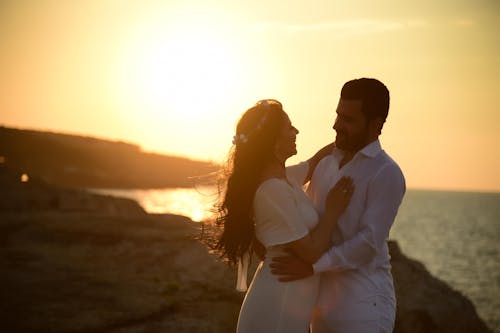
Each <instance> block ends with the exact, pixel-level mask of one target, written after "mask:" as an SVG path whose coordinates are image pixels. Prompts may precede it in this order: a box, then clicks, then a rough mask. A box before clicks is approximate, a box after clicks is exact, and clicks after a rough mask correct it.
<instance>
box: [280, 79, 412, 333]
mask: <svg viewBox="0 0 500 333" xmlns="http://www.w3.org/2000/svg"><path fill="white" fill-rule="evenodd" d="M388 111H389V91H388V90H387V88H386V87H385V85H384V84H383V83H381V82H380V81H378V80H375V79H368V78H362V79H356V80H352V81H349V82H347V83H345V85H344V86H343V88H342V91H341V95H340V101H339V103H338V106H337V118H336V120H335V124H334V125H333V129H334V130H335V131H336V133H337V135H336V139H335V145H336V147H335V148H334V149H333V151H332V153H331V154H330V155H328V156H326V157H325V158H323V159H322V160H321V161H320V162H319V163H318V165H317V166H316V168H315V170H314V172H313V174H312V177H311V181H310V183H309V186H308V188H307V193H308V195H309V197H310V198H311V200H312V201H313V202H314V204H315V206H316V208H317V210H318V212H319V214H322V213H323V212H324V209H325V207H324V205H325V199H326V195H327V193H328V191H329V190H330V188H331V187H333V185H334V184H335V183H336V182H337V181H338V180H339V179H340V178H341V177H343V176H350V177H352V178H353V179H354V185H355V189H354V194H353V196H352V198H351V202H350V204H349V207H348V208H347V210H346V211H345V212H344V214H343V215H342V216H341V218H340V219H339V221H338V230H337V231H338V232H336V233H335V234H334V235H333V236H332V239H333V242H332V243H333V246H332V247H331V248H330V249H329V250H328V251H327V252H326V253H324V254H323V256H322V257H321V258H320V259H318V261H317V262H316V263H315V264H314V265H312V267H311V265H310V264H307V263H305V262H302V261H300V260H299V259H298V258H295V257H293V256H291V257H281V258H275V259H273V263H272V264H271V268H272V271H273V273H274V274H277V275H279V278H280V280H281V281H292V280H297V279H301V278H304V277H306V276H308V275H311V274H313V273H321V286H320V291H319V296H318V301H317V314H316V316H315V318H314V319H313V322H312V331H313V332H314V333H327V332H329V333H331V332H336V333H338V332H349V333H350V332H360V333H361V332H362V333H369V332H392V330H393V328H394V320H395V312H396V299H395V293H394V286H393V280H392V275H391V265H390V256H389V250H388V247H387V238H388V237H389V231H390V228H391V226H392V224H393V222H394V218H395V217H396V214H397V211H398V208H399V205H400V204H401V201H402V199H403V196H404V193H405V190H406V187H405V179H404V176H403V174H402V172H401V170H400V168H399V166H398V165H397V164H396V162H394V161H393V160H392V159H391V158H390V157H389V156H388V155H387V154H386V153H385V152H384V151H383V150H382V148H381V146H380V142H379V140H378V137H379V135H380V134H381V131H382V127H383V125H384V123H385V119H386V117H387V114H388ZM305 168H308V165H307V163H301V164H299V165H297V166H294V167H290V168H289V169H288V170H287V172H289V174H290V176H291V177H293V174H294V173H299V174H304V173H307V171H306V170H305Z"/></svg>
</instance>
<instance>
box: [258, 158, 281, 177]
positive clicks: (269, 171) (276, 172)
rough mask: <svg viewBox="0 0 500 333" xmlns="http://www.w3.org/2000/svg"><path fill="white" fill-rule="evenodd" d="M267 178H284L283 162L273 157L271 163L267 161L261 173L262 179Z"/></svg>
mask: <svg viewBox="0 0 500 333" xmlns="http://www.w3.org/2000/svg"><path fill="white" fill-rule="evenodd" d="M269 178H281V179H286V169H285V162H282V161H279V160H278V159H275V160H273V161H272V162H271V163H269V164H268V165H267V166H266V167H265V168H264V172H263V174H262V180H266V179H269Z"/></svg>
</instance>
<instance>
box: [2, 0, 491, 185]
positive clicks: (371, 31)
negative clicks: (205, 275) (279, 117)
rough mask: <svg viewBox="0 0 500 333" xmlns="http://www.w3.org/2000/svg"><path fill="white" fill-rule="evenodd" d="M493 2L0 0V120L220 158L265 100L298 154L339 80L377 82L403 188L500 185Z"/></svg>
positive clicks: (328, 118) (324, 135)
mask: <svg viewBox="0 0 500 333" xmlns="http://www.w3.org/2000/svg"><path fill="white" fill-rule="evenodd" d="M499 22H500V1H497V0H476V1H473V0H469V1H464V0H442V1H435V0H432V1H431V0H422V1H406V0H402V1H401V0H400V1H396V0H394V1H389V0H381V1H372V0H354V1H331V0H322V1H319V0H316V1H286V2H285V1H277V0H266V1H261V0H253V1H226V0H221V1H210V0H205V1H193V0H184V1H153V0H145V1H138V0H135V1H126V0H85V1H84V0H81V1H76V0H75V1H65V0H59V1H49V0H31V1H29V0H1V1H0V40H1V43H0V125H3V126H9V127H16V128H29V129H40V130H49V131H55V132H64V133H74V134H82V135H89V136H95V137H99V138H105V139H111V140H121V141H127V142H132V143H136V144H139V145H140V146H141V147H142V148H143V149H144V150H145V151H151V152H159V153H165V154H170V155H178V156H187V157H190V158H193V159H200V160H209V161H214V162H216V163H220V162H223V161H224V159H225V157H226V155H227V153H228V151H229V148H230V147H231V141H232V136H233V135H234V130H235V125H236V122H237V121H238V119H239V117H240V116H241V114H242V113H243V112H244V111H245V110H246V109H248V108H249V107H251V106H252V105H253V104H254V103H255V102H256V101H257V100H260V99H263V98H275V99H278V100H280V101H281V102H282V103H283V105H284V109H285V111H286V112H287V113H288V114H289V116H290V118H291V120H292V122H293V123H294V125H295V126H296V127H297V128H298V129H299V131H300V133H299V136H298V138H297V148H298V154H297V155H296V156H294V157H292V158H291V159H289V161H288V164H292V163H295V162H299V161H302V160H305V159H307V158H309V157H310V156H311V155H312V154H313V153H314V152H315V151H316V150H317V149H319V148H320V147H322V146H323V145H325V144H327V143H329V142H331V141H332V140H333V139H334V137H335V133H334V131H333V130H332V125H333V121H334V119H335V108H336V105H337V103H338V99H339V92H340V89H341V87H342V85H343V84H344V83H345V82H346V81H348V80H350V79H353V78H359V77H375V78H378V79H379V80H381V81H382V82H384V83H385V84H386V85H387V87H388V88H389V90H390V93H391V107H390V111H389V116H388V119H387V122H386V124H385V126H384V129H383V132H382V135H381V137H380V140H381V143H382V146H383V148H384V149H385V150H386V151H387V152H388V153H389V155H390V156H392V157H393V159H394V160H396V161H397V162H398V164H399V165H400V167H401V168H402V170H403V172H404V174H405V177H406V181H407V186H408V188H416V189H435V190H466V191H495V192H500V172H499V171H500V149H499V144H500V108H499V105H500V103H499V102H498V99H499V97H500V79H499V78H500V37H499V36H500V35H499V34H498V31H500V23H499Z"/></svg>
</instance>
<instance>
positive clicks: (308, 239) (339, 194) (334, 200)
mask: <svg viewBox="0 0 500 333" xmlns="http://www.w3.org/2000/svg"><path fill="white" fill-rule="evenodd" d="M353 192H354V184H353V181H352V178H350V177H342V178H341V179H340V180H339V181H338V182H337V184H335V186H334V187H333V188H332V189H331V190H330V192H329V193H328V196H327V199H326V210H325V213H324V214H323V215H322V216H321V218H320V220H319V222H318V224H317V225H316V227H315V228H314V229H313V230H311V232H309V234H307V235H306V236H304V237H303V238H300V239H298V240H296V241H293V242H290V243H288V244H287V245H288V247H289V248H290V249H291V250H292V251H293V252H294V253H295V254H296V255H297V256H298V257H299V258H301V259H302V260H304V261H306V262H308V263H310V264H313V263H315V262H316V261H317V260H318V259H319V258H320V257H321V255H322V254H323V253H324V252H325V251H327V250H328V249H329V248H330V247H331V245H332V244H331V242H332V234H333V231H334V230H335V228H336V227H337V221H338V219H339V217H340V216H341V215H342V214H343V212H344V211H345V209H346V208H347V206H348V205H349V202H350V200H351V196H352V193H353Z"/></svg>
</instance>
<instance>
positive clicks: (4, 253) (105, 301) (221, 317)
mask: <svg viewBox="0 0 500 333" xmlns="http://www.w3.org/2000/svg"><path fill="white" fill-rule="evenodd" d="M1 175H2V174H1V173H0V176H1ZM18 176H19V175H18V174H15V173H14V174H13V173H11V172H7V171H5V170H4V173H3V176H2V177H0V184H1V185H2V186H1V190H0V196H1V197H0V199H1V201H0V202H1V205H0V235H1V236H0V272H1V274H0V299H1V300H2V302H0V321H1V323H2V325H1V326H2V331H4V332H40V333H42V332H43V333H45V332H53V333H58V332H61V333H62V332H67V333H69V332H109V333H125V332H178V333H183V332H186V333H187V332H200V333H212V332H213V333H224V332H234V329H235V325H236V320H237V316H238V311H239V307H240V304H241V302H242V300H243V296H244V295H243V294H241V293H238V292H236V291H235V289H234V286H235V280H236V272H235V270H234V269H232V268H230V267H228V266H227V265H226V264H224V263H222V262H221V261H220V260H218V258H217V257H215V256H214V255H213V254H210V251H209V250H208V249H207V248H206V246H205V245H204V244H202V243H201V242H200V241H199V240H198V239H197V238H198V237H199V235H200V232H201V230H200V228H201V224H199V223H194V222H192V221H190V220H189V219H187V218H185V217H180V216H172V215H148V214H145V213H144V211H143V210H142V209H141V208H140V207H139V206H138V205H137V204H136V203H134V202H132V201H130V200H122V199H114V198H111V197H102V196H97V195H90V194H88V193H85V192H82V191H76V190H66V189H62V188H54V187H52V186H49V185H47V184H46V183H44V182H42V181H36V180H32V181H30V182H27V183H21V182H19V181H17V179H18V178H17V177H18ZM110 207H112V208H110ZM390 252H391V256H392V265H393V275H394V280H395V286H396V293H397V298H398V309H397V318H396V328H395V332H398V333H417V332H464V333H465V332H489V330H488V328H487V327H486V326H485V324H484V323H483V321H482V320H481V319H480V318H479V317H478V315H477V313H476V311H475V309H474V307H473V305H472V303H471V302H470V301H469V300H468V299H467V298H465V297H464V296H463V295H461V294H460V293H459V292H458V291H455V290H452V289H451V288H450V287H449V286H447V285H446V284H445V283H444V282H442V281H440V280H438V279H436V278H435V277H433V276H431V275H430V274H429V272H428V271H427V270H426V269H425V267H424V266H423V265H422V264H421V263H419V262H416V261H414V260H411V259H409V258H407V257H406V256H405V255H404V254H403V253H402V252H401V250H400V249H399V247H398V246H397V243H395V242H390Z"/></svg>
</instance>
